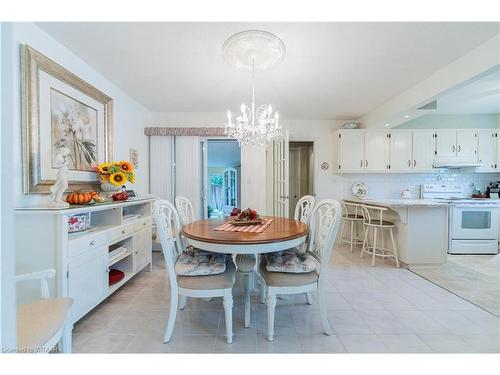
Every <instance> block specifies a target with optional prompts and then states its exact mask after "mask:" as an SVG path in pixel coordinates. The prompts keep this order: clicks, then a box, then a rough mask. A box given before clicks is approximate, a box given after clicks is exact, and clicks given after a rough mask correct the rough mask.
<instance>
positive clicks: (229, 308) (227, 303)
mask: <svg viewBox="0 0 500 375" xmlns="http://www.w3.org/2000/svg"><path fill="white" fill-rule="evenodd" d="M222 304H223V306H224V319H225V320H226V337H227V343H228V344H231V343H232V342H233V294H232V290H231V289H226V290H224V300H223V301H222Z"/></svg>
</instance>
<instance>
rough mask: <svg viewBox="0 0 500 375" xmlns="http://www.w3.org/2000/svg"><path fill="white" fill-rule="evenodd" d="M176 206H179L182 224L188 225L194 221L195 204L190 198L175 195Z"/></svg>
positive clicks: (178, 210)
mask: <svg viewBox="0 0 500 375" xmlns="http://www.w3.org/2000/svg"><path fill="white" fill-rule="evenodd" d="M175 208H177V212H178V214H179V218H180V220H181V224H182V225H186V224H189V223H192V222H193V221H194V210H193V205H192V204H191V201H190V200H189V199H187V198H186V197H181V196H177V197H175Z"/></svg>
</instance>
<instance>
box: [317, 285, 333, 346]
mask: <svg viewBox="0 0 500 375" xmlns="http://www.w3.org/2000/svg"><path fill="white" fill-rule="evenodd" d="M317 297H318V303H319V313H320V316H321V324H322V325H323V330H324V331H325V334H326V335H328V336H331V334H332V328H331V327H330V322H328V317H327V316H326V303H325V293H324V292H323V288H322V287H320V288H318V293H317Z"/></svg>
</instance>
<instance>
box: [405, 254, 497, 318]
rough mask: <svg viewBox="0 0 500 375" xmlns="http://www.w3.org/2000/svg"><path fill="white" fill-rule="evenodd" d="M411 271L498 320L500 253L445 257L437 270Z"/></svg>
mask: <svg viewBox="0 0 500 375" xmlns="http://www.w3.org/2000/svg"><path fill="white" fill-rule="evenodd" d="M412 271H413V272H414V273H416V274H417V275H420V276H422V277H423V278H425V279H427V280H429V281H432V282H433V283H435V284H437V285H439V286H441V287H443V288H444V289H446V290H449V291H450V292H452V293H454V294H456V295H458V296H460V297H462V298H464V299H466V300H467V301H470V302H472V303H474V304H475V305H477V306H480V307H482V308H483V309H485V310H487V311H489V312H490V313H492V314H494V315H496V316H497V317H500V254H497V255H448V259H447V262H446V264H444V265H443V266H441V267H439V268H414V269H412Z"/></svg>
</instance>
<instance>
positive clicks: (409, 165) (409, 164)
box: [408, 159, 411, 167]
mask: <svg viewBox="0 0 500 375" xmlns="http://www.w3.org/2000/svg"><path fill="white" fill-rule="evenodd" d="M408 167H411V160H410V159H408Z"/></svg>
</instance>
